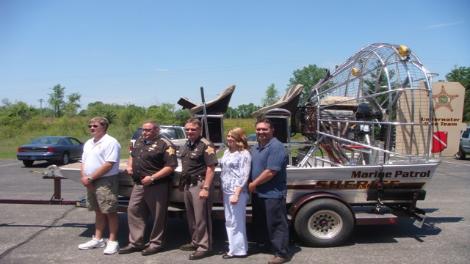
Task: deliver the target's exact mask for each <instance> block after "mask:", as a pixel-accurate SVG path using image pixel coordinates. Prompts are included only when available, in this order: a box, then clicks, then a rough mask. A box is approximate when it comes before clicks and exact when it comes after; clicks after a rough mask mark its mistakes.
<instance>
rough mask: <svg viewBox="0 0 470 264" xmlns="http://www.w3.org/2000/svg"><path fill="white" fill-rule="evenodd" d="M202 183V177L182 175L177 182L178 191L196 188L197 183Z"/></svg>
mask: <svg viewBox="0 0 470 264" xmlns="http://www.w3.org/2000/svg"><path fill="white" fill-rule="evenodd" d="M202 181H204V176H202V175H187V174H186V175H185V174H182V175H181V178H180V182H179V187H180V190H183V189H188V188H189V187H193V186H197V185H198V182H202Z"/></svg>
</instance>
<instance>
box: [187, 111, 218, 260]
mask: <svg viewBox="0 0 470 264" xmlns="http://www.w3.org/2000/svg"><path fill="white" fill-rule="evenodd" d="M184 128H185V130H186V136H187V138H188V141H187V143H186V145H185V146H183V148H182V149H181V151H180V153H181V162H182V166H183V168H182V175H181V177H182V187H183V191H184V204H185V206H186V216H187V220H188V227H189V232H190V234H191V242H190V243H188V244H186V245H183V246H181V247H180V249H181V250H185V251H194V252H193V253H191V255H189V259H190V260H196V259H201V258H204V257H207V256H209V255H210V254H211V250H212V219H211V214H212V199H213V197H212V193H213V188H212V180H213V178H214V171H215V166H216V165H217V156H216V155H215V149H214V146H213V144H212V143H211V142H210V141H208V140H207V139H205V138H203V137H202V136H201V131H202V130H201V128H202V126H201V122H200V121H199V120H198V119H195V118H192V119H189V120H188V121H187V122H186V125H185V126H184Z"/></svg>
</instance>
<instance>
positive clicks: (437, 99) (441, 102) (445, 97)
mask: <svg viewBox="0 0 470 264" xmlns="http://www.w3.org/2000/svg"><path fill="white" fill-rule="evenodd" d="M457 97H459V96H458V95H456V94H449V93H448V92H447V91H446V89H445V88H444V85H442V87H441V92H440V93H438V94H435V95H433V96H432V99H434V109H436V110H437V109H439V108H440V107H445V108H447V109H449V110H450V111H451V112H454V109H453V108H452V105H451V103H452V100H454V99H455V98H457Z"/></svg>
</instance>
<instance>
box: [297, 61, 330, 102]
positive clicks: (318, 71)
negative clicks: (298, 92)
mask: <svg viewBox="0 0 470 264" xmlns="http://www.w3.org/2000/svg"><path fill="white" fill-rule="evenodd" d="M327 71H328V70H327V69H325V68H320V67H318V66H317V65H315V64H313V65H311V64H309V65H308V66H306V67H303V68H302V69H298V70H295V71H294V72H293V75H294V76H293V77H292V78H290V79H289V86H292V85H296V84H302V85H303V86H304V91H303V94H302V96H301V98H300V102H301V104H303V103H305V102H307V101H308V100H309V98H308V96H309V95H310V89H312V87H313V86H314V85H315V84H317V82H318V81H319V80H320V79H322V78H324V77H325V76H326V73H327Z"/></svg>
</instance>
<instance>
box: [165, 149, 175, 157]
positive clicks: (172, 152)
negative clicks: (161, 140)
mask: <svg viewBox="0 0 470 264" xmlns="http://www.w3.org/2000/svg"><path fill="white" fill-rule="evenodd" d="M166 152H168V155H170V156H172V155H175V153H176V151H175V149H174V148H173V147H169V148H168V149H167V150H166Z"/></svg>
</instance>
